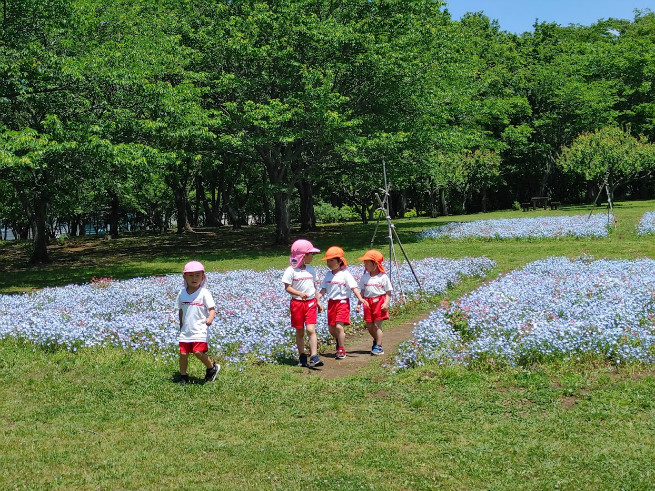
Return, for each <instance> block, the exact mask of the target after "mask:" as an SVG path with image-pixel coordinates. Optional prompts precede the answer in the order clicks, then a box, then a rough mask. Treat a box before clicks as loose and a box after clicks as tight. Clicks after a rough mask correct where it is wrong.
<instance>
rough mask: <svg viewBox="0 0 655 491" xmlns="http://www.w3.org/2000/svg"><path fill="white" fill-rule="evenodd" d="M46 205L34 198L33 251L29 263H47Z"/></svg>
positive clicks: (39, 198)
mask: <svg viewBox="0 0 655 491" xmlns="http://www.w3.org/2000/svg"><path fill="white" fill-rule="evenodd" d="M47 209H48V204H47V202H46V200H45V199H43V198H41V197H35V198H34V215H33V218H32V220H33V227H32V231H33V233H34V240H33V246H34V248H33V250H32V256H31V258H30V261H31V262H32V263H47V262H49V260H50V258H49V257H48V230H47V226H46V213H47Z"/></svg>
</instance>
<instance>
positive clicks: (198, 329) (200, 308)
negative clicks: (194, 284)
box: [176, 288, 216, 343]
mask: <svg viewBox="0 0 655 491" xmlns="http://www.w3.org/2000/svg"><path fill="white" fill-rule="evenodd" d="M176 303H177V308H178V309H182V329H181V330H180V336H179V338H178V339H179V341H180V342H181V343H206V342H207V324H206V323H205V320H206V319H207V317H208V316H209V309H211V308H215V307H216V304H215V303H214V298H213V297H212V294H211V293H209V290H207V289H206V288H198V289H197V290H196V291H195V292H193V293H191V294H189V293H187V291H186V288H182V289H181V290H180V293H178V294H177V301H176Z"/></svg>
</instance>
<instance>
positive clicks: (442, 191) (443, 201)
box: [439, 188, 449, 217]
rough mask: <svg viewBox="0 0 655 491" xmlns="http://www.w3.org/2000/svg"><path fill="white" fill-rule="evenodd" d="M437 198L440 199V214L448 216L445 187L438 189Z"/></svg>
mask: <svg viewBox="0 0 655 491" xmlns="http://www.w3.org/2000/svg"><path fill="white" fill-rule="evenodd" d="M439 198H440V199H441V212H442V215H443V216H445V217H447V216H448V214H449V213H448V201H447V200H446V188H441V189H439Z"/></svg>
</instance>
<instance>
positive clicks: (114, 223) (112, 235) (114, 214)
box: [107, 191, 120, 239]
mask: <svg viewBox="0 0 655 491" xmlns="http://www.w3.org/2000/svg"><path fill="white" fill-rule="evenodd" d="M109 196H110V197H111V212H110V214H109V231H108V232H107V238H108V239H117V238H118V235H119V232H118V221H119V216H120V201H119V199H118V194H117V193H116V192H114V191H110V192H109Z"/></svg>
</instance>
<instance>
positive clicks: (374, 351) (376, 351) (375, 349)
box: [371, 344, 384, 355]
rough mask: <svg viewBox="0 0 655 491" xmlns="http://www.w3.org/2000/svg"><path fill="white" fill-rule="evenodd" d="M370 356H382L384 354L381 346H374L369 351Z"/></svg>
mask: <svg viewBox="0 0 655 491" xmlns="http://www.w3.org/2000/svg"><path fill="white" fill-rule="evenodd" d="M371 354H372V355H383V354H384V350H383V349H382V346H380V345H379V344H376V345H374V346H373V348H372V349H371Z"/></svg>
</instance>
